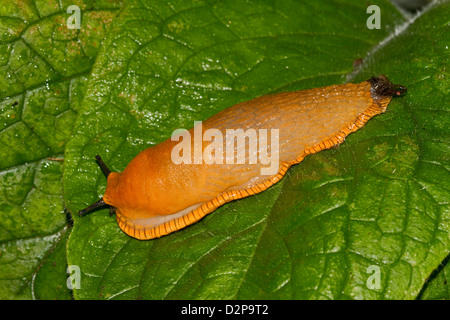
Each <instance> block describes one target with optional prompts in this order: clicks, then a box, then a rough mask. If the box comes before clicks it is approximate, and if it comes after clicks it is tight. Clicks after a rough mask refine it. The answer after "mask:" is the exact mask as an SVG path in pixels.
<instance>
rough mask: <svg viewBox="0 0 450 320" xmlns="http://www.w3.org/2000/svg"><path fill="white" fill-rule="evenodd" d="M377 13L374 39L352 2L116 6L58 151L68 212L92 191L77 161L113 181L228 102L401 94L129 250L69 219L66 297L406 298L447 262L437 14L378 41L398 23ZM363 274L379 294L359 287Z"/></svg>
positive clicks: (114, 234) (392, 13)
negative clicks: (368, 90)
mask: <svg viewBox="0 0 450 320" xmlns="http://www.w3.org/2000/svg"><path fill="white" fill-rule="evenodd" d="M377 4H378V5H379V6H380V8H381V13H382V21H383V28H381V29H380V30H370V29H367V28H366V19H367V17H368V15H367V14H366V13H365V12H366V5H365V4H364V3H360V2H355V1H348V2H346V1H339V2H337V1H336V2H335V1H321V2H307V3H306V2H305V3H299V2H297V1H291V2H289V1H283V2H281V1H280V2H276V3H273V2H269V1H259V2H252V3H251V4H248V3H243V2H240V1H235V2H233V1H221V2H217V3H206V2H195V3H194V4H192V3H191V2H185V1H178V2H175V3H171V4H163V3H157V4H152V5H144V4H142V3H141V2H137V1H136V2H134V1H129V2H128V5H127V7H126V8H125V10H124V11H123V12H122V13H121V15H120V16H119V17H118V18H117V20H116V21H115V22H114V25H113V27H112V29H111V30H110V33H109V36H108V38H107V39H106V41H105V43H104V51H103V52H102V55H100V56H99V57H98V60H97V64H96V67H95V68H94V70H93V73H92V76H91V78H90V81H89V88H88V91H87V94H86V97H85V99H84V109H83V111H82V113H81V114H80V116H79V117H78V120H77V124H76V129H75V134H74V135H73V137H72V139H71V140H70V142H69V144H68V146H67V149H66V167H65V171H64V190H65V200H66V205H67V206H68V208H69V209H70V211H71V212H72V213H74V212H76V211H77V210H79V209H81V208H83V207H85V206H86V205H88V204H90V203H92V202H93V201H95V200H97V199H98V198H99V197H100V196H101V195H102V194H103V192H104V188H105V183H106V182H105V178H104V176H103V175H102V174H101V172H100V170H99V168H98V166H97V164H96V162H95V161H94V155H95V154H100V155H102V157H103V158H104V160H105V161H106V162H107V163H108V165H110V166H111V168H112V169H114V170H115V171H122V170H123V168H124V167H125V166H126V165H127V163H128V162H129V161H130V160H131V159H132V158H133V157H134V156H135V155H136V154H137V153H138V152H139V151H141V150H143V149H145V148H146V147H148V146H151V145H154V144H156V143H159V142H161V141H163V140H165V139H166V138H168V137H170V134H171V133H172V131H173V130H174V129H176V128H179V127H184V128H186V127H191V126H192V125H193V121H194V120H203V119H206V118H207V117H209V116H211V115H213V114H215V113H216V112H217V111H219V110H222V109H224V108H226V107H228V106H231V105H233V104H234V103H236V102H240V101H243V100H247V99H251V98H253V97H256V96H259V95H262V94H265V93H268V92H274V91H284V90H293V89H303V88H308V87H314V86H321V85H328V84H332V83H342V82H345V80H346V79H345V76H348V78H352V80H353V79H354V80H355V81H361V80H364V79H366V78H368V77H369V76H370V75H372V74H379V73H385V74H387V75H388V76H389V77H390V78H391V79H392V80H393V81H394V82H399V83H401V84H404V85H406V86H407V87H408V89H409V93H408V95H407V96H406V97H405V98H401V99H399V100H395V101H393V102H392V103H391V104H390V106H389V111H388V112H387V113H386V114H384V115H382V116H379V117H377V118H375V119H373V120H371V121H370V122H369V123H368V124H367V125H366V126H365V127H364V128H363V129H362V130H361V131H359V132H357V133H356V134H352V135H351V136H350V137H349V138H348V139H347V140H346V142H345V143H344V144H343V145H342V146H340V147H339V149H337V150H329V151H324V152H321V153H319V154H316V155H313V156H310V157H308V158H307V159H306V160H305V161H304V162H303V163H301V164H300V165H298V166H296V167H294V168H292V169H291V170H290V171H289V174H288V175H287V177H285V179H284V180H283V181H282V182H281V183H279V184H277V185H276V186H274V187H272V188H270V189H269V190H268V191H266V192H264V193H262V194H259V195H257V196H254V197H250V198H246V199H243V200H240V201H236V202H233V203H230V204H227V205H225V206H223V207H221V208H220V209H218V210H217V211H215V212H214V213H213V214H211V215H209V216H207V217H206V218H204V219H203V220H202V221H200V222H199V223H197V224H195V225H193V226H191V227H189V228H186V229H184V230H181V231H179V232H176V233H174V234H171V235H169V236H165V237H163V238H160V239H157V240H151V241H138V240H135V239H132V238H130V237H128V236H126V235H125V234H124V233H123V232H122V231H120V229H119V228H118V226H117V224H116V222H115V219H114V217H109V216H108V214H107V210H99V211H96V212H94V213H92V214H91V215H88V216H86V217H84V218H81V219H80V218H78V217H74V220H75V221H74V229H73V232H72V233H71V235H70V239H69V243H68V261H69V264H74V265H78V266H79V267H80V270H81V274H82V276H81V289H78V290H75V291H74V295H75V297H76V298H104V299H112V298H116V299H125V298H155V299H173V298H183V299H185V298H194V299H205V298H221V299H222V298H239V299H240V298H243V299H254V298H272V299H274V298H276V299H278V298H279V299H291V298H294V299H297V298H306V299H321V298H331V299H333V298H356V299H359V298H364V299H383V298H389V299H411V298H415V297H417V295H418V294H419V292H420V290H421V288H422V287H423V285H424V283H425V280H426V279H427V278H428V277H429V276H430V274H431V273H432V271H433V270H435V268H436V267H437V266H438V265H439V264H440V263H441V262H442V261H443V260H444V258H445V256H446V255H447V254H448V252H449V248H450V243H449V212H448V206H447V204H446V201H447V199H448V195H449V193H448V189H449V188H448V181H450V179H448V168H447V169H446V165H448V161H447V158H446V157H447V156H446V153H445V151H446V150H447V147H448V141H447V139H446V134H447V132H448V131H447V130H446V129H447V126H446V125H445V124H446V122H448V116H447V111H448V103H446V100H445V99H446V97H448V88H449V83H448V71H446V68H445V67H446V61H448V50H447V51H446V49H445V45H446V43H447V44H448V39H449V36H448V18H447V17H446V15H445V11H446V10H447V11H448V8H449V6H448V4H442V5H441V6H440V7H437V8H435V9H433V10H430V11H429V12H426V13H425V14H423V15H422V16H421V17H420V18H419V19H417V20H416V21H413V23H412V25H410V26H409V27H408V28H407V30H406V31H404V32H403V33H401V34H400V35H395V33H394V29H395V26H398V25H401V24H402V23H403V22H404V20H403V18H402V17H401V16H400V15H399V14H398V13H397V11H396V10H395V8H393V7H392V6H390V5H389V4H388V3H385V2H382V1H379V2H377ZM388 35H392V37H391V39H390V40H389V41H386V42H387V44H385V43H384V42H383V40H384V39H387V37H388ZM364 57H365V59H364V60H363V68H361V69H358V70H357V71H352V64H353V61H354V60H355V59H358V58H364ZM373 272H375V273H377V272H378V274H377V275H379V276H380V285H379V287H377V286H375V287H373V286H371V283H372V282H370V281H371V279H372V278H371V276H372V275H374V274H373ZM369 282H370V283H369ZM375 284H376V283H375Z"/></svg>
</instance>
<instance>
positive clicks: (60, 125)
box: [0, 0, 120, 299]
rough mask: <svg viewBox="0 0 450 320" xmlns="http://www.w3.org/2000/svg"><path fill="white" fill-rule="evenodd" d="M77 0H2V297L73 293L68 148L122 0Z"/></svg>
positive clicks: (50, 296) (61, 296)
mask: <svg viewBox="0 0 450 320" xmlns="http://www.w3.org/2000/svg"><path fill="white" fill-rule="evenodd" d="M71 4H75V3H73V1H70V3H68V2H67V1H31V0H30V1H20V2H18V3H16V2H14V1H5V2H2V6H1V7H0V30H1V32H0V74H1V75H2V76H1V77H0V117H1V120H2V121H1V123H0V125H1V129H0V130H1V131H0V155H1V156H0V170H1V171H0V190H1V194H2V196H1V199H0V266H1V267H0V299H28V298H36V299H39V298H45V299H70V298H71V294H70V291H69V290H68V289H67V287H66V284H65V278H66V257H65V244H66V239H67V233H68V230H70V226H69V225H68V222H67V218H66V213H65V211H64V207H63V199H62V183H61V182H62V181H61V180H62V166H63V165H62V162H61V161H60V160H62V158H63V157H64V156H63V155H62V153H63V151H64V147H65V143H66V141H67V140H68V138H69V136H70V134H71V132H72V127H73V124H74V121H75V118H76V115H77V113H78V110H79V109H80V106H81V100H82V98H83V96H84V91H85V88H86V81H87V76H88V75H89V73H90V70H91V69H92V65H93V63H94V61H95V57H96V56H97V54H98V51H99V48H100V45H101V41H102V38H103V36H104V34H105V32H106V29H107V27H108V25H109V24H110V22H111V21H112V17H113V16H114V15H115V14H116V12H117V9H118V8H120V2H118V1H115V2H110V1H96V2H95V3H93V2H92V1H89V0H86V1H76V4H77V5H78V6H79V8H80V9H81V12H82V15H81V19H82V22H81V29H79V30H78V29H68V28H67V25H66V20H67V19H68V18H69V16H70V15H71V14H70V13H69V14H68V13H66V10H67V7H68V6H69V5H71Z"/></svg>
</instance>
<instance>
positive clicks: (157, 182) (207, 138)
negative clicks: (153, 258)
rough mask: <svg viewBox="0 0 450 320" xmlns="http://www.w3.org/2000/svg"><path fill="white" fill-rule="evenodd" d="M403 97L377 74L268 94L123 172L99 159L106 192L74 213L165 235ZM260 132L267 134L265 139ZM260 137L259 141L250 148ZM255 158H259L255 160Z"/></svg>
mask: <svg viewBox="0 0 450 320" xmlns="http://www.w3.org/2000/svg"><path fill="white" fill-rule="evenodd" d="M404 93H406V88H405V87H403V86H401V85H394V84H392V83H391V82H390V81H389V80H388V79H387V78H386V77H385V76H384V75H380V76H379V77H372V78H370V79H369V80H367V81H364V82H361V83H358V84H352V83H348V84H343V85H331V86H327V87H322V88H315V89H309V90H302V91H294V92H283V93H277V94H271V95H266V96H262V97H259V98H256V99H253V100H250V101H246V102H242V103H239V104H236V105H234V106H232V107H230V108H228V109H225V110H223V111H222V112H219V113H218V114H216V115H215V116H213V117H211V118H209V119H207V120H206V121H204V122H203V123H201V125H200V126H199V125H196V126H194V128H192V129H191V130H189V131H184V132H183V133H182V134H179V135H177V136H173V137H172V138H170V139H168V140H166V141H164V142H162V143H160V144H158V145H155V146H153V147H150V148H148V149H146V150H144V151H142V152H141V153H139V154H138V155H137V156H136V157H135V158H134V159H133V160H132V161H131V162H130V163H129V164H128V166H127V167H126V168H125V170H124V171H123V172H111V171H110V170H109V169H108V167H107V166H106V165H105V164H104V163H103V161H102V160H101V158H100V157H99V156H97V157H96V158H97V160H98V162H99V164H100V166H101V168H102V170H103V172H104V173H105V175H106V176H107V186H106V190H105V194H104V196H103V198H101V199H100V200H99V201H97V202H96V203H94V204H92V205H91V206H89V207H87V208H86V209H84V210H81V211H79V215H80V216H81V215H83V214H84V213H86V212H88V211H91V210H92V209H95V208H97V207H100V206H104V205H109V206H110V210H111V211H110V212H111V213H112V212H114V211H115V213H116V219H117V222H118V224H119V227H120V228H121V229H122V230H123V231H124V232H125V233H126V234H128V235H130V236H132V237H134V238H137V239H141V240H147V239H152V238H158V237H161V236H163V235H167V234H169V233H171V232H174V231H176V230H179V229H182V228H184V227H186V226H188V225H190V224H192V223H194V222H197V221H198V220H200V219H202V218H203V217H204V216H205V215H206V214H208V213H211V212H213V211H214V210H215V209H217V208H218V207H219V206H221V205H223V204H225V203H227V202H230V201H233V200H236V199H240V198H244V197H247V196H250V195H254V194H256V193H259V192H261V191H264V190H266V189H267V188H269V187H270V186H272V185H273V184H275V183H277V182H278V181H280V180H281V179H282V178H283V176H284V175H285V174H286V171H287V170H288V169H289V167H290V166H292V165H294V164H297V163H299V162H301V161H302V160H303V159H304V158H305V157H306V156H307V155H309V154H312V153H316V152H319V151H321V150H324V149H328V148H331V147H333V146H337V145H339V144H340V143H342V142H343V141H344V139H345V137H346V136H347V135H349V134H350V133H352V132H354V131H356V130H358V129H359V128H361V127H362V126H363V125H364V124H365V123H366V122H367V121H368V120H369V119H370V118H372V117H373V116H375V115H377V114H380V113H383V112H385V110H386V107H387V105H388V104H389V102H390V101H391V99H392V97H393V96H400V95H403V94H404ZM231 129H233V130H231ZM238 129H242V130H241V132H242V131H243V132H244V138H243V139H242V140H241V142H239V141H238V140H237V138H236V136H235V137H234V138H236V139H233V137H232V135H233V133H234V134H235V133H236V132H237V131H238ZM263 129H264V130H270V132H271V133H272V135H271V136H270V137H267V131H264V130H263ZM230 132H231V133H230ZM258 133H260V136H259V139H260V140H258V141H257V143H254V144H251V143H250V140H251V138H252V136H253V134H258ZM274 133H275V134H274ZM196 134H197V135H198V134H200V139H198V138H196ZM192 135H194V139H192ZM189 137H191V139H190V140H188V138H189ZM223 137H225V138H230V137H231V142H230V140H229V139H226V141H225V142H223ZM181 138H182V139H181ZM196 139H197V140H196ZM247 141H249V142H248V143H243V142H247ZM268 141H270V145H269V144H268ZM199 142H200V144H199ZM235 142H236V143H235ZM181 146H184V148H182V147H181ZM212 146H213V147H212ZM255 148H256V149H255ZM192 150H193V151H194V152H191V151H192ZM207 151H208V152H209V153H208V152H207ZM174 155H175V156H176V157H175V158H174ZM240 156H241V158H239V157H240ZM257 156H260V161H255V159H256V160H257ZM263 156H265V157H266V158H265V159H266V160H267V159H272V160H274V159H276V160H277V161H276V164H275V170H268V166H267V164H268V162H267V161H265V162H264V161H262V159H263V158H264V157H263ZM252 159H253V161H250V160H252ZM264 169H266V171H264ZM263 172H265V173H264V174H263Z"/></svg>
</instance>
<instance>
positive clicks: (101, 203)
mask: <svg viewBox="0 0 450 320" xmlns="http://www.w3.org/2000/svg"><path fill="white" fill-rule="evenodd" d="M95 159H97V162H98V164H99V165H100V168H101V169H102V171H103V173H104V174H105V176H106V178H108V176H109V175H110V174H111V170H110V169H109V168H108V166H107V165H106V164H105V163H104V162H103V160H102V158H101V157H100V156H99V155H96V156H95ZM107 205H108V204H107V203H105V202H104V201H103V198H101V199H100V200H98V201H97V202H95V203H93V204H91V205H90V206H89V207H87V208H84V209H83V210H80V211H78V215H79V216H80V217H82V216H83V215H84V214H86V213H88V212H90V211H92V210H94V209H97V208H100V207H103V206H107ZM113 213H114V209H112V210H111V209H110V210H109V214H110V215H112V214H113Z"/></svg>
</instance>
